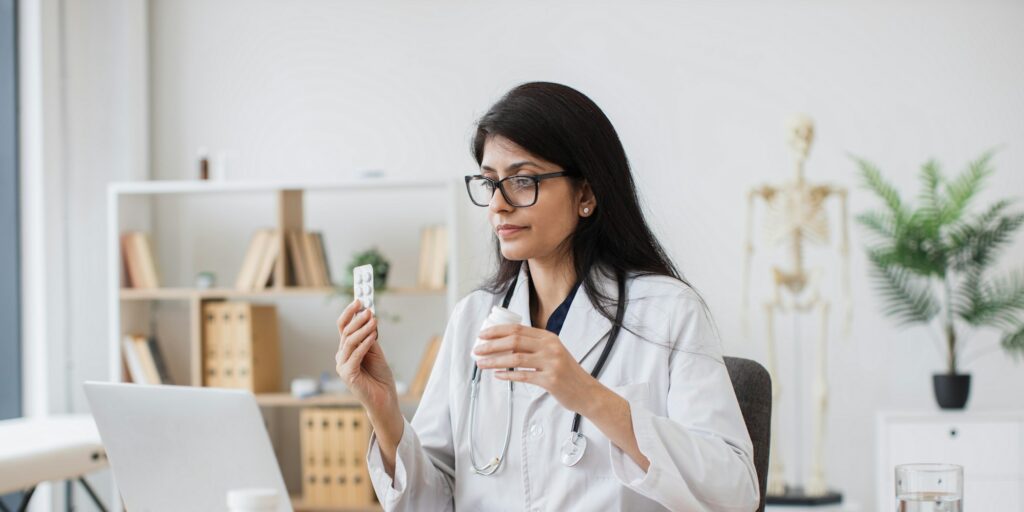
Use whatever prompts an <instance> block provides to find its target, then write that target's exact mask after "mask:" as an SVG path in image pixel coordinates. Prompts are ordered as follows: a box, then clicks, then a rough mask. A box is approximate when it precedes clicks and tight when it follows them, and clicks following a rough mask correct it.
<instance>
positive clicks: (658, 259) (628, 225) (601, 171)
mask: <svg viewBox="0 0 1024 512" xmlns="http://www.w3.org/2000/svg"><path fill="white" fill-rule="evenodd" d="M496 135H500V136H502V137H505V138H507V139H509V140H511V141H512V142H515V143H516V144H518V145H519V146H520V147H522V148H523V149H525V150H526V151H528V152H530V153H531V154H533V155H535V156H538V157H540V158H543V159H544V160H547V161H549V162H551V163H554V164H558V165H559V166H561V167H562V169H563V170H565V171H568V172H570V173H572V174H573V178H574V179H573V183H574V186H576V187H579V186H580V185H581V184H582V183H583V181H584V180H586V181H587V182H588V183H589V184H590V187H591V189H592V190H593V192H594V196H595V197H596V199H597V207H596V208H595V209H594V213H593V215H590V216H588V217H583V218H581V219H580V221H579V224H578V225H577V227H576V230H575V231H574V232H573V233H572V234H571V235H570V236H569V239H568V240H567V242H568V244H569V247H571V250H572V256H573V267H574V269H575V271H576V275H577V276H580V277H582V279H583V280H584V284H585V285H586V286H585V288H586V290H587V295H588V298H589V299H590V302H591V304H593V305H594V307H595V308H596V309H597V310H598V311H600V312H601V314H602V315H603V316H604V317H606V318H608V320H610V321H611V322H612V323H613V324H615V323H617V322H616V321H615V305H616V300H615V298H613V297H610V296H609V295H607V294H606V293H604V291H603V290H601V289H599V288H598V287H596V286H595V276H594V275H593V274H591V272H590V270H591V269H594V270H596V271H599V272H602V273H604V274H605V275H606V276H607V277H613V278H614V279H615V280H616V282H619V283H623V282H624V280H625V279H626V275H627V273H631V272H635V273H637V275H662V276H669V277H672V278H675V279H678V280H679V281H682V282H683V283H684V284H686V285H687V286H690V283H689V282H687V281H686V279H685V278H684V277H683V276H682V274H681V273H680V272H679V271H678V270H677V269H676V267H675V265H674V264H673V263H672V261H671V260H670V259H669V257H668V255H666V254H665V250H664V249H663V248H662V247H661V244H659V243H658V240H657V239H655V237H654V234H653V233H651V230H650V228H649V227H648V226H647V221H646V220H645V219H644V216H643V212H642V211H641V208H640V201H639V199H638V197H637V193H636V185H635V184H634V182H633V175H632V173H631V172H630V169H629V161H628V160H627V159H626V152H625V150H624V149H623V147H622V142H621V141H619V135H618V134H617V133H616V132H615V128H614V127H612V123H611V121H609V120H608V117H607V116H605V114H604V112H602V111H601V109H600V108H599V107H598V106H597V104H595V103H594V102H593V101H592V100H591V99H590V98H588V97H586V96H585V95H584V94H583V93H581V92H579V91H577V90H575V89H573V88H571V87H568V86H565V85H561V84H556V83H550V82H530V83H525V84H522V85H519V86H517V87H516V88H514V89H512V90H511V91H509V92H508V93H507V94H505V96H503V97H502V98H501V99H500V100H498V102H497V103H495V104H494V106H492V107H491V109H490V110H488V111H487V113H486V114H484V116H483V117H481V118H480V120H479V121H478V122H477V129H476V135H475V136H474V137H473V147H472V151H473V156H474V157H476V161H477V164H478V165H482V162H483V157H484V145H485V144H486V142H487V139H488V138H489V137H492V136H496ZM494 249H495V252H496V255H497V261H498V268H497V271H496V272H495V273H494V275H493V276H492V277H491V278H489V279H488V280H487V281H486V282H485V283H484V285H483V286H481V289H484V290H487V291H489V292H491V293H499V292H503V291H504V290H505V289H506V288H507V287H508V285H509V284H510V282H511V280H512V279H513V278H514V277H515V276H516V275H518V272H519V266H520V265H521V264H524V263H522V262H519V261H511V260H508V259H506V258H505V257H504V256H502V254H501V245H500V243H499V242H498V239H497V236H495V238H494ZM691 288H692V286H691ZM701 302H702V303H703V300H702V301H701ZM627 330H628V329H627ZM631 332H632V331H631ZM634 334H635V333H634Z"/></svg>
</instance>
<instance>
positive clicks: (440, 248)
mask: <svg viewBox="0 0 1024 512" xmlns="http://www.w3.org/2000/svg"><path fill="white" fill-rule="evenodd" d="M447 270H448V229H447V228H446V227H445V226H443V225H435V226H426V227H424V228H423V230H422V232H421V233H420V260H419V275H418V276H417V279H416V284H417V286H419V287H422V288H429V289H433V290H437V289H441V288H444V286H445V281H446V280H447Z"/></svg>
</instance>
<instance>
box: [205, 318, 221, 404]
mask: <svg viewBox="0 0 1024 512" xmlns="http://www.w3.org/2000/svg"><path fill="white" fill-rule="evenodd" d="M222 304H223V303H221V302H206V303H204V304H203V308H202V310H203V385H204V386H208V387H219V386H221V384H222V382H223V379H222V378H221V374H220V371H221V362H220V360H221V353H220V340H221V311H222V309H223V306H222Z"/></svg>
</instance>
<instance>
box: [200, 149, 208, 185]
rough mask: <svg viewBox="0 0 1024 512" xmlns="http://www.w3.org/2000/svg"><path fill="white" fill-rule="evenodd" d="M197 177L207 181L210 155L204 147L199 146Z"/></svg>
mask: <svg viewBox="0 0 1024 512" xmlns="http://www.w3.org/2000/svg"><path fill="white" fill-rule="evenodd" d="M198 153H199V154H198V155H197V156H198V157H199V179H200V180H202V181H207V180H209V179H210V155H209V152H208V151H207V150H206V148H199V151H198Z"/></svg>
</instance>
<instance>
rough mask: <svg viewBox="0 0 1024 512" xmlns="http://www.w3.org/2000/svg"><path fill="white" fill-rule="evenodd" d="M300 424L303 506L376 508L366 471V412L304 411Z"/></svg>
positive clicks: (367, 424)
mask: <svg viewBox="0 0 1024 512" xmlns="http://www.w3.org/2000/svg"><path fill="white" fill-rule="evenodd" d="M299 421H300V427H299V431H300V439H299V441H300V446H301V451H302V498H303V502H304V504H305V505H306V506H308V507H368V506H373V505H375V504H376V503H377V497H376V495H375V494H374V491H373V485H372V484H371V483H370V475H369V472H368V471H367V468H366V448H367V446H368V445H369V442H370V423H369V421H368V420H367V418H366V414H365V413H364V412H363V410H362V409H353V408H345V409H325V408H304V409H302V411H301V412H300V413H299Z"/></svg>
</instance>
